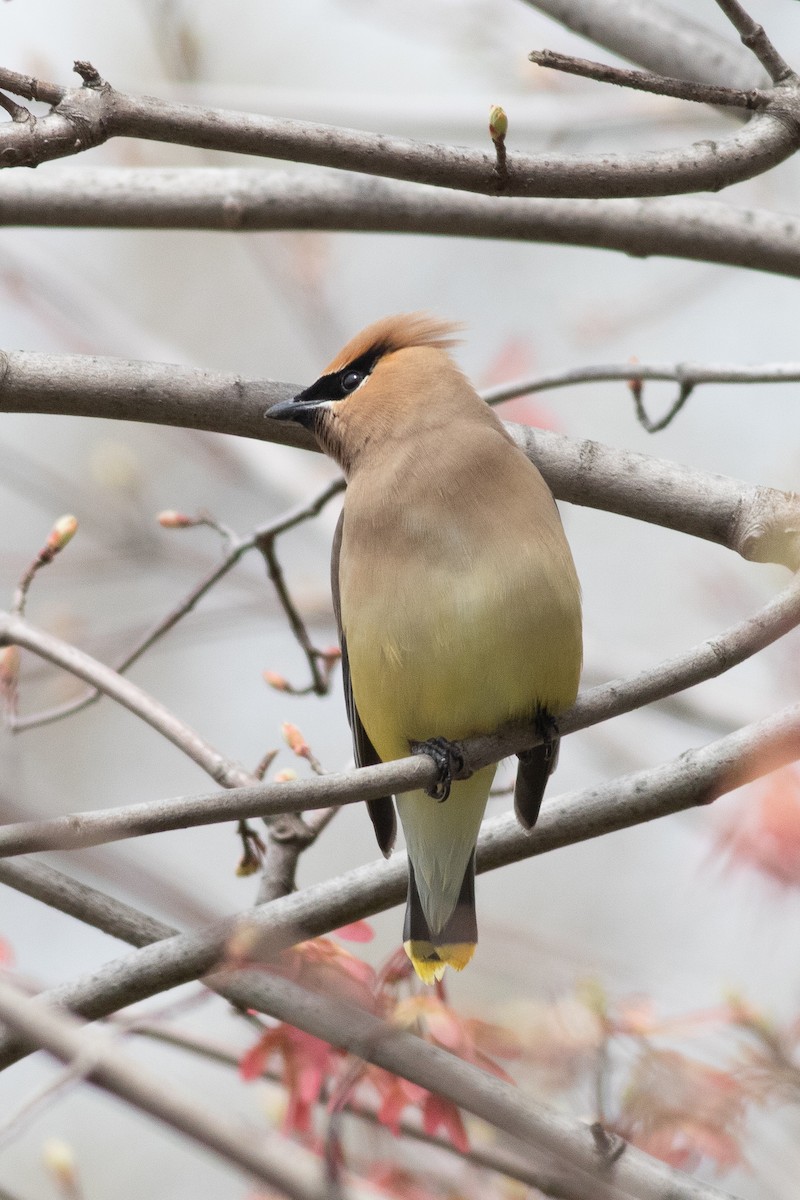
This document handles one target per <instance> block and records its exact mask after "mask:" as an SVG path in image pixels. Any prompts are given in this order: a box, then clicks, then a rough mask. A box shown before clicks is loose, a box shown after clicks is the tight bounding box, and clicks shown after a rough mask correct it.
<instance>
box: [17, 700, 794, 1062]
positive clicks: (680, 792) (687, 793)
mask: <svg viewBox="0 0 800 1200" xmlns="http://www.w3.org/2000/svg"><path fill="white" fill-rule="evenodd" d="M798 744H800V705H794V706H792V707H790V708H787V709H784V710H783V711H781V712H779V713H776V714H774V715H773V716H771V717H769V718H766V719H764V720H762V721H758V722H756V723H754V724H752V725H748V726H746V727H745V728H743V729H740V730H737V732H736V733H733V734H730V735H728V736H727V737H724V738H721V739H719V740H717V741H715V742H711V743H709V744H708V745H706V746H704V747H703V748H701V749H699V750H689V751H687V752H686V753H684V754H682V755H681V756H680V758H678V759H676V760H675V761H673V762H669V763H664V764H662V765H660V766H658V767H654V768H651V769H649V770H645V771H639V772H636V773H635V774H632V775H627V776H623V777H621V778H618V779H613V780H610V781H609V782H607V783H604V784H601V785H599V786H597V787H592V788H587V789H584V790H583V791H580V792H573V793H568V794H566V795H563V796H560V797H556V798H555V799H553V800H551V801H550V802H549V803H547V804H545V806H544V808H543V809H542V813H541V815H540V817H539V821H538V823H537V825H536V827H535V829H534V830H533V831H532V833H530V834H528V833H525V832H524V831H523V830H522V829H520V827H519V826H518V824H517V822H516V820H515V818H514V817H513V816H512V815H508V816H505V817H500V818H497V819H495V820H490V821H486V822H485V823H484V826H483V829H482V832H481V836H480V839H479V842H478V861H477V869H478V871H479V872H483V871H488V870H495V869H497V868H498V867H501V866H506V865H508V864H509V863H512V862H520V861H522V860H523V859H527V858H531V857H533V856H535V855H537V854H544V853H547V852H548V851H550V850H555V849H557V848H559V847H561V846H565V845H572V844H574V843H576V842H580V841H587V840H589V839H591V838H594V837H598V836H601V835H602V834H605V833H609V832H613V831H616V830H619V829H627V828H630V827H631V826H633V825H638V824H642V823H644V822H646V821H652V820H655V819H656V818H657V817H661V816H667V815H668V814H671V813H675V812H681V811H683V810H684V809H687V808H691V807H693V806H695V805H698V804H702V805H705V804H709V803H711V802H712V801H713V800H715V799H716V798H717V797H719V796H721V795H723V794H724V793H725V792H727V791H731V790H733V789H734V788H738V787H741V786H743V785H744V784H745V783H749V782H751V781H752V780H753V779H757V778H760V777H761V776H762V775H765V774H768V773H769V772H770V771H773V770H776V769H777V768H778V767H780V766H783V765H785V764H786V763H788V762H792V761H794V760H795V758H796V756H797V751H798ZM420 761H421V760H420ZM426 761H427V760H426ZM384 794H385V793H384ZM405 891H406V856H405V855H404V854H396V855H394V856H393V858H392V859H391V860H390V861H389V862H386V861H384V860H382V859H381V860H379V861H378V862H375V863H371V864H369V865H367V866H364V867H359V868H356V869H355V870H353V871H349V872H347V873H346V874H344V875H341V876H338V877H337V878H334V879H331V880H329V881H327V882H325V883H320V884H315V885H313V886H311V887H307V888H304V889H303V890H302V891H298V892H294V893H293V894H292V895H288V896H284V897H282V898H281V899H279V900H274V901H272V902H271V903H269V904H265V905H263V906H262V907H260V908H255V909H253V910H251V911H249V912H248V913H247V914H246V915H244V916H243V921H245V922H246V923H247V925H248V927H249V930H250V932H251V934H252V935H253V936H250V937H249V939H248V940H249V943H250V945H251V947H252V949H253V953H256V952H257V954H258V956H259V958H264V959H269V958H270V957H271V956H272V955H274V954H277V953H278V952H279V951H281V950H283V949H285V948H287V947H288V946H290V945H293V944H294V943H296V942H298V941H303V940H305V939H307V938H310V937H318V936H319V935H321V934H325V933H330V932H331V931H332V930H334V929H338V928H340V927H341V926H342V925H346V924H348V923H350V922H352V921H356V920H359V919H361V918H363V917H367V916H370V915H372V914H374V913H376V912H383V911H384V910H385V909H387V908H391V907H392V906H394V905H395V904H399V903H400V902H401V900H402V899H403V898H404V896H405ZM235 926H236V922H235V921H234V920H233V919H230V920H227V921H221V922H220V923H219V924H217V925H215V926H212V927H210V928H207V929H205V930H202V931H200V932H197V933H187V934H180V935H178V936H175V937H170V938H168V939H166V940H164V941H160V942H157V943H155V944H154V945H150V946H145V947H144V948H143V949H140V950H137V951H135V952H134V953H133V954H131V955H128V956H127V957H126V958H124V959H122V960H119V961H115V962H109V963H106V964H105V965H104V966H102V967H100V968H99V969H98V970H97V971H95V972H93V973H92V974H91V975H90V976H88V977H86V978H84V979H80V980H77V981H76V982H74V983H71V984H64V985H61V986H59V987H56V988H54V989H52V990H51V991H49V992H47V993H46V994H45V995H44V999H46V1000H47V1002H48V1003H52V1004H57V1005H61V1006H63V1007H66V1008H70V1009H72V1010H73V1011H75V1012H77V1013H79V1014H80V1015H82V1016H84V1017H86V1018H88V1019H97V1018H98V1017H103V1016H107V1015H108V1014H109V1013H111V1012H115V1011H117V1010H118V1009H120V1008H123V1007H125V1006H127V1005H129V1004H133V1003H135V1002H137V1001H139V1000H143V999H145V998H146V997H148V996H152V995H154V994H156V993H159V992H163V991H166V990H167V989H169V988H172V987H177V986H178V985H179V984H182V983H186V982H188V981H189V980H193V979H198V978H199V977H200V976H203V975H206V974H207V973H208V972H209V971H212V970H214V968H215V967H216V966H218V964H219V963H220V961H222V959H223V954H224V949H225V946H226V944H227V940H228V938H229V937H230V935H231V933H232V931H233V930H234V928H235ZM228 983H229V976H224V977H222V978H221V979H216V978H215V979H214V980H213V981H210V986H213V987H214V988H215V990H218V991H224V994H225V995H226V996H228V997H229V998H230V988H229V986H228ZM237 1002H238V1003H241V1004H243V1005H244V1007H255V1005H251V1002H250V1001H249V1000H247V1001H244V1000H241V1001H237ZM22 1053H23V1050H22V1048H21V1047H20V1045H19V1043H18V1042H17V1041H16V1040H15V1039H14V1038H13V1036H11V1035H7V1036H5V1037H0V1067H2V1066H7V1065H9V1064H10V1063H11V1062H15V1061H16V1060H17V1059H18V1058H19V1057H20V1056H21V1054H22ZM367 1057H370V1056H369V1055H367ZM370 1061H375V1060H374V1059H370Z"/></svg>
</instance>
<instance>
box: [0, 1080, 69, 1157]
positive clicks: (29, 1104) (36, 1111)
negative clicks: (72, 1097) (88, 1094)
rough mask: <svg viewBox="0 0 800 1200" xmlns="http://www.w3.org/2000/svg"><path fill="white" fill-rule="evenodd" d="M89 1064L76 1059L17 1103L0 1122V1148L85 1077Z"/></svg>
mask: <svg viewBox="0 0 800 1200" xmlns="http://www.w3.org/2000/svg"><path fill="white" fill-rule="evenodd" d="M88 1071H89V1064H88V1063H86V1062H81V1061H80V1060H76V1061H75V1062H73V1063H70V1064H68V1065H67V1066H66V1067H64V1068H63V1069H62V1070H60V1071H59V1072H58V1074H57V1075H55V1076H54V1077H53V1079H51V1080H49V1081H48V1082H47V1083H45V1084H43V1085H42V1086H41V1087H39V1088H37V1089H36V1091H34V1092H32V1093H31V1095H30V1096H28V1098H27V1099H26V1100H23V1102H22V1103H21V1104H20V1105H19V1107H18V1108H17V1110H16V1112H13V1113H11V1114H10V1116H8V1117H6V1118H4V1119H3V1121H2V1122H0V1149H2V1147H3V1146H4V1145H8V1143H9V1142H11V1141H13V1140H14V1138H16V1137H18V1136H19V1134H21V1133H22V1132H23V1131H24V1129H25V1126H26V1125H27V1124H28V1122H29V1121H31V1120H33V1119H34V1118H35V1117H38V1116H39V1115H40V1113H41V1111H42V1109H43V1108H44V1107H45V1106H46V1105H48V1104H52V1103H53V1102H54V1101H55V1100H58V1099H60V1097H61V1096H62V1095H63V1093H64V1092H65V1091H66V1090H67V1089H68V1088H70V1087H74V1085H75V1084H76V1083H80V1082H81V1080H83V1079H85V1078H86V1075H87V1073H88Z"/></svg>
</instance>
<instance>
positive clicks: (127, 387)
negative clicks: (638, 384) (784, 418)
mask: <svg viewBox="0 0 800 1200" xmlns="http://www.w3.org/2000/svg"><path fill="white" fill-rule="evenodd" d="M0 372H3V374H2V377H1V378H0V411H6V412H40V413H43V412H50V413H54V412H55V413H66V414H70V415H79V416H94V417H111V418H116V419H118V420H135V421H152V422H155V423H156V424H164V425H185V426H189V427H192V428H197V429H207V430H214V431H216V432H219V433H233V434H238V435H240V436H244V437H256V438H260V439H261V440H266V441H275V442H279V443H281V444H284V445H294V446H303V447H304V448H306V449H310V450H317V449H318V447H317V446H316V444H315V442H314V440H313V438H312V437H311V435H310V434H309V433H308V432H307V431H306V430H304V429H301V428H300V427H299V426H297V425H295V424H294V423H293V422H286V421H269V420H265V418H264V413H265V410H266V408H267V406H268V404H269V403H275V402H276V401H277V400H278V399H286V398H288V397H291V396H293V395H295V394H296V392H297V391H298V390H299V388H300V385H299V384H287V383H280V384H278V383H272V382H269V381H259V380H249V381H248V380H244V379H242V378H241V377H239V376H226V375H220V374H216V373H212V372H208V371H198V370H191V369H189V368H186V367H177V366H176V367H173V366H167V365H164V364H160V363H137V362H127V361H125V360H121V359H120V360H117V359H111V358H94V357H92V358H90V357H81V356H79V355H58V356H57V355H48V354H31V353H26V352H22V351H10V352H7V353H5V354H2V352H0ZM632 374H635V369H634V371H633V372H632ZM507 428H508V430H509V432H510V433H511V434H512V436H513V437H514V438H515V440H516V442H517V444H518V445H519V446H520V448H521V449H522V450H524V452H525V453H526V454H527V455H528V457H529V458H530V459H531V461H532V462H535V463H536V465H537V467H538V468H539V470H540V471H541V472H542V474H543V475H544V477H545V479H546V481H547V483H548V484H549V486H550V488H551V489H552V491H553V493H554V494H555V496H556V497H557V498H558V499H561V500H567V501H569V502H570V503H573V504H582V505H590V506H592V507H595V508H600V509H604V510H605V511H607V512H614V513H617V514H618V515H619V516H629V517H634V518H636V519H637V520H644V521H650V522H652V523H653V524H657V525H664V526H665V527H668V528H670V529H675V530H677V531H678V532H682V533H689V534H691V535H692V536H694V537H702V538H705V539H707V540H708V541H712V542H717V543H719V544H720V545H723V546H727V547H728V548H729V549H731V550H734V551H735V552H736V553H737V554H740V555H742V557H744V558H746V559H749V560H750V561H753V562H778V563H782V564H784V565H785V566H788V567H790V568H792V569H794V568H796V567H797V566H800V535H799V534H798V532H797V531H798V520H799V517H798V512H799V505H800V501H798V498H797V496H795V495H794V494H791V493H788V492H780V491H777V490H776V489H772V488H761V487H756V486H754V485H752V484H748V483H743V482H740V481H738V480H733V479H728V478H726V477H725V476H722V475H708V474H704V473H702V472H700V471H694V470H692V469H690V468H688V467H684V466H680V465H679V464H677V463H670V462H667V461H665V460H661V459H656V458H651V457H649V456H647V455H644V454H636V453H633V452H631V451H624V450H615V449H612V448H610V447H608V446H603V445H602V444H601V443H599V442H592V441H580V442H578V441H573V440H571V439H569V438H566V437H564V436H562V435H560V434H556V433H552V432H550V431H548V430H544V429H536V430H534V429H530V428H529V427H527V426H523V425H514V424H512V423H510V422H509V423H508V424H507ZM20 644H22V643H20ZM105 669H106V670H108V668H105Z"/></svg>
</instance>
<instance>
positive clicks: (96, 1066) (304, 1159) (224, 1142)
mask: <svg viewBox="0 0 800 1200" xmlns="http://www.w3.org/2000/svg"><path fill="white" fill-rule="evenodd" d="M0 1015H2V1017H3V1018H4V1020H5V1021H6V1022H7V1023H8V1024H9V1025H10V1026H11V1028H13V1029H16V1030H17V1032H18V1033H19V1034H20V1036H21V1037H23V1038H25V1040H26V1042H27V1044H28V1045H29V1046H30V1047H32V1048H38V1047H43V1048H44V1049H47V1050H49V1051H50V1052H51V1053H52V1054H54V1055H55V1056H56V1057H57V1058H59V1059H61V1061H62V1062H65V1063H68V1064H75V1065H76V1066H77V1065H79V1066H80V1069H81V1070H82V1071H83V1070H85V1073H86V1077H87V1078H88V1079H90V1080H91V1081H92V1082H93V1083H95V1084H97V1085H98V1086H100V1087H101V1088H103V1089H104V1090H105V1091H107V1092H110V1093H111V1094H112V1095H116V1096H119V1097H120V1098H121V1099H123V1100H126V1101H127V1102H128V1103H129V1104H131V1105H132V1106H133V1107H134V1108H136V1109H138V1110H139V1111H140V1112H145V1113H148V1114H149V1115H150V1116H153V1117H155V1118H156V1119H157V1120H159V1121H161V1122H163V1123H164V1124H165V1125H168V1126H170V1127H171V1128H173V1129H176V1130H178V1131H179V1132H180V1133H183V1134H185V1135H186V1136H188V1137H190V1138H191V1139H192V1140H193V1141H195V1142H196V1143H197V1144H198V1145H199V1146H200V1147H201V1149H206V1150H211V1151H212V1152H213V1153H215V1154H216V1155H218V1156H219V1157H221V1158H223V1159H224V1160H225V1161H226V1162H228V1163H230V1164H232V1165H233V1166H236V1167H238V1168H239V1169H240V1170H243V1171H245V1172H246V1174H248V1175H250V1176H252V1177H253V1178H254V1179H257V1180H259V1181H260V1182H261V1183H263V1184H266V1185H267V1186H268V1187H270V1188H275V1189H276V1190H277V1191H279V1192H281V1193H282V1194H283V1195H286V1196H290V1197H292V1200H326V1197H327V1195H328V1189H327V1184H326V1181H325V1179H324V1177H323V1168H322V1164H321V1163H320V1161H319V1159H318V1158H317V1157H316V1156H315V1155H313V1154H311V1152H310V1151H308V1150H305V1149H304V1148H303V1147H301V1146H298V1145H297V1144H296V1143H295V1144H293V1145H292V1146H291V1150H290V1149H289V1147H288V1146H287V1144H286V1143H285V1142H284V1141H283V1139H279V1138H277V1137H276V1136H274V1135H273V1136H272V1137H270V1138H266V1137H265V1136H264V1134H263V1132H262V1131H261V1130H260V1129H258V1128H257V1127H253V1128H252V1129H247V1128H242V1122H241V1120H240V1119H236V1120H231V1119H230V1118H227V1117H222V1116H220V1115H219V1114H218V1113H212V1112H210V1111H209V1110H208V1109H206V1108H202V1107H201V1106H200V1105H199V1104H197V1102H196V1101H195V1100H194V1099H192V1098H190V1097H189V1096H188V1095H185V1094H184V1093H182V1092H179V1091H178V1090H177V1089H176V1088H174V1087H173V1086H171V1085H169V1084H167V1083H166V1082H165V1080H164V1079H163V1078H159V1077H157V1076H155V1075H153V1074H151V1073H150V1072H149V1071H145V1070H143V1069H142V1068H141V1067H139V1066H138V1065H137V1064H135V1063H134V1062H132V1061H131V1060H130V1059H129V1058H128V1057H127V1056H126V1055H125V1054H123V1053H122V1052H121V1051H120V1050H118V1049H117V1048H116V1047H115V1046H114V1045H113V1044H112V1043H111V1041H110V1039H109V1037H108V1036H107V1035H103V1034H100V1033H99V1032H97V1031H95V1030H88V1029H84V1028H83V1027H82V1026H81V1024H80V1023H79V1022H78V1021H76V1020H75V1019H74V1018H73V1017H69V1016H67V1015H66V1013H63V1012H56V1011H54V1010H53V1009H50V1008H48V1007H47V1006H46V1005H45V1004H43V1003H42V1002H41V1001H40V1000H31V999H30V997H28V996H27V995H26V994H25V993H24V992H21V991H19V990H18V989H17V988H15V987H13V986H12V985H11V984H9V983H6V982H3V981H2V980H0ZM353 1194H354V1195H361V1196H363V1197H370V1200H378V1193H377V1192H375V1191H373V1189H371V1188H369V1187H364V1186H363V1185H358V1186H356V1187H354V1188H353Z"/></svg>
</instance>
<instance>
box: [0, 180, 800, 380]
mask: <svg viewBox="0 0 800 1200" xmlns="http://www.w3.org/2000/svg"><path fill="white" fill-rule="evenodd" d="M3 224H5V225H67V226H70V227H74V228H123V229H218V230H225V231H243V230H247V231H253V230H284V229H316V230H343V231H358V232H362V233H417V234H434V235H441V236H445V237H476V238H502V239H504V240H506V241H522V242H550V243H554V244H559V245H571V246H594V247H600V248H602V249H606V250H618V251H620V252H622V253H624V254H631V255H634V256H636V257H640V258H642V257H647V256H648V255H653V254H658V255H664V256H666V257H669V258H686V259H693V260H696V261H700V262H714V263H723V264H726V265H728V266H736V267H745V268H748V269H751V270H752V269H755V270H761V271H770V272H772V273H774V274H776V275H787V276H790V277H793V278H797V277H800V232H799V230H800V222H798V220H797V219H796V218H793V217H791V216H787V215H785V214H782V213H781V214H779V213H771V212H767V211H766V210H763V209H761V210H759V209H756V210H752V211H747V210H738V209H735V208H730V207H729V206H727V205H723V204H719V203H717V202H715V201H713V200H693V199H682V200H680V199H675V200H660V201H659V200H558V201H552V200H513V199H507V198H504V197H483V196H469V195H458V194H451V193H442V192H437V191H435V190H433V189H430V188H420V187H416V186H413V185H409V184H403V183H393V182H390V181H387V180H378V179H372V180H363V179H352V178H348V177H346V176H344V177H329V176H326V177H324V178H320V177H317V178H309V177H308V176H307V175H302V176H300V175H296V174H294V175H293V174H288V173H287V174H278V173H275V172H267V171H261V170H248V169H239V170H237V169H235V168H225V169H219V168H205V167H202V168H188V167H187V168H182V169H180V170H177V169H158V168H136V169H131V168H124V167H123V168H116V167H104V168H74V167H63V168H59V169H58V170H54V171H48V172H47V174H42V175H37V174H29V173H27V172H26V173H22V172H5V173H4V174H3V175H2V179H0V225H3ZM268 398H269V397H266V396H265V400H266V399H268ZM279 398H280V397H277V396H276V397H275V400H277V399H279Z"/></svg>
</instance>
